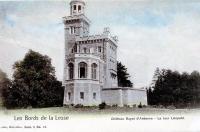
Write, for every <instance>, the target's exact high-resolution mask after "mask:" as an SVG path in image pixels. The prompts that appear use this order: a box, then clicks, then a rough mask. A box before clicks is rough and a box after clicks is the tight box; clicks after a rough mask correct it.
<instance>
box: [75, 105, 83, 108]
mask: <svg viewBox="0 0 200 132" xmlns="http://www.w3.org/2000/svg"><path fill="white" fill-rule="evenodd" d="M74 108H83V105H82V104H77V105H75V106H74Z"/></svg>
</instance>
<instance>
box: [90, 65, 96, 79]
mask: <svg viewBox="0 0 200 132" xmlns="http://www.w3.org/2000/svg"><path fill="white" fill-rule="evenodd" d="M91 67H92V79H97V64H95V63H93V64H92V66H91Z"/></svg>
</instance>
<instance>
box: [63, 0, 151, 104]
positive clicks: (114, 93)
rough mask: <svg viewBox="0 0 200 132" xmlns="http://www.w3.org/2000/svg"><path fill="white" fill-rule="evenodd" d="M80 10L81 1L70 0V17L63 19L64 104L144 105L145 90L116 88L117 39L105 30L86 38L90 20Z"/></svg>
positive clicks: (82, 2)
mask: <svg viewBox="0 0 200 132" xmlns="http://www.w3.org/2000/svg"><path fill="white" fill-rule="evenodd" d="M84 11H85V2H84V1H82V0H72V1H71V2H70V16H68V17H64V18H63V22H64V25H65V63H64V64H65V69H64V82H63V84H64V86H65V92H64V105H71V104H73V105H77V104H81V105H84V106H93V105H98V104H100V103H102V102H106V104H109V105H119V106H123V105H133V104H139V103H140V102H141V103H142V104H144V105H146V104H147V99H146V90H142V89H133V88H120V87H118V82H117V43H118V39H117V37H116V36H111V35H110V31H109V28H104V31H103V33H102V34H100V35H89V28H90V20H89V19H88V18H87V17H86V16H85V13H84ZM138 95H139V96H138Z"/></svg>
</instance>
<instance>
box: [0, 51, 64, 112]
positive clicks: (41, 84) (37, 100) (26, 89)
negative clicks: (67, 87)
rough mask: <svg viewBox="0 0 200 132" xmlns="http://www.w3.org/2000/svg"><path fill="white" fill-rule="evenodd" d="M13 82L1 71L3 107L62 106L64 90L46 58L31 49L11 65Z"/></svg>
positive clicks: (0, 90) (0, 91) (0, 82)
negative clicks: (21, 58) (20, 59)
mask: <svg viewBox="0 0 200 132" xmlns="http://www.w3.org/2000/svg"><path fill="white" fill-rule="evenodd" d="M13 69H14V74H13V80H9V79H8V78H7V76H6V74H5V73H3V72H0V93H1V98H2V102H3V105H4V106H5V107H6V108H27V107H33V108H40V107H52V106H62V105H63V94H64V87H63V86H62V83H61V82H60V81H58V80H57V79H56V77H55V69H54V67H53V66H52V65H51V59H50V58H49V57H48V56H45V55H41V54H40V53H38V52H34V51H32V50H30V51H29V52H28V53H27V54H26V55H25V57H24V59H23V60H22V61H18V62H16V63H15V64H14V66H13Z"/></svg>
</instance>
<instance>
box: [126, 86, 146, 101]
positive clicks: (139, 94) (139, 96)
mask: <svg viewBox="0 0 200 132" xmlns="http://www.w3.org/2000/svg"><path fill="white" fill-rule="evenodd" d="M123 99H124V104H126V105H139V104H140V102H141V104H142V105H147V95H146V90H138V89H134V90H124V91H123Z"/></svg>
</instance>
